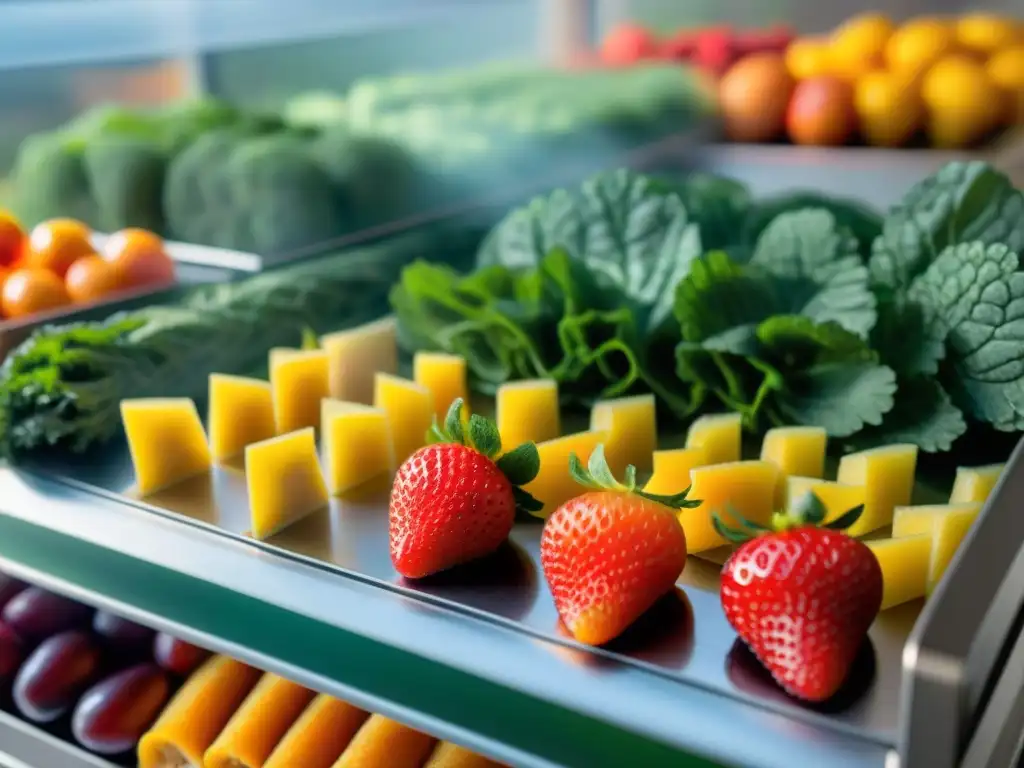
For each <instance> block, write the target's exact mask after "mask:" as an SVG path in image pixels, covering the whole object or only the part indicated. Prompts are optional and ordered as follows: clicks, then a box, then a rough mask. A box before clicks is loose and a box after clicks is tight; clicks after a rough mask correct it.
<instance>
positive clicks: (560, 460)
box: [523, 432, 608, 518]
mask: <svg viewBox="0 0 1024 768" xmlns="http://www.w3.org/2000/svg"><path fill="white" fill-rule="evenodd" d="M607 440H608V433H607V432H577V433H576V434H574V435H566V436H565V437H559V438H556V439H554V440H545V441H544V442H542V443H537V452H538V453H539V454H540V471H539V472H538V473H537V476H536V477H535V478H534V479H533V480H531V481H530V482H529V483H527V484H526V485H524V486H523V490H525V491H526V492H527V493H530V494H531V495H533V497H534V498H536V499H537V500H538V501H540V502H542V503H543V504H544V508H543V509H542V510H540V511H539V512H534V513H533V514H534V515H536V516H537V517H544V518H546V517H548V516H549V515H550V514H551V513H552V512H554V511H555V510H556V509H557V508H558V507H559V506H561V505H562V504H564V503H565V502H567V501H568V500H569V499H572V498H574V497H576V496H579V495H580V494H581V493H585V492H586V489H585V488H583V487H582V486H580V485H579V484H578V483H577V482H576V481H575V480H573V479H572V475H570V474H569V454H570V453H575V454H576V455H577V456H578V457H579V459H580V461H582V462H583V464H584V466H585V465H586V463H587V462H588V461H590V454H591V453H593V451H594V449H595V448H596V447H597V446H598V445H600V444H601V443H604V442H606V441H607Z"/></svg>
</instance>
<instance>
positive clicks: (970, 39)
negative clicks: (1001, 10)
mask: <svg viewBox="0 0 1024 768" xmlns="http://www.w3.org/2000/svg"><path fill="white" fill-rule="evenodd" d="M955 29H956V39H957V42H958V43H959V44H960V46H961V47H963V48H964V49H965V50H968V51H972V52H975V53H980V54H990V53H992V52H994V51H997V50H999V49H1000V48H1005V47H1007V46H1010V45H1013V44H1014V43H1017V42H1020V41H1021V34H1020V30H1019V29H1018V27H1017V23H1016V22H1015V21H1014V20H1013V19H1009V18H1007V17H1005V16H1000V15H998V14H994V13H969V14H967V15H965V16H961V17H960V19H959V20H958V21H957V22H956V27H955Z"/></svg>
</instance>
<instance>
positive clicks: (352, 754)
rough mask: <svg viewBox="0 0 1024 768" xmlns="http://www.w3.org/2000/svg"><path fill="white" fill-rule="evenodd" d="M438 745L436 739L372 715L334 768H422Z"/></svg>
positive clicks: (380, 716)
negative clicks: (383, 767) (384, 767)
mask: <svg viewBox="0 0 1024 768" xmlns="http://www.w3.org/2000/svg"><path fill="white" fill-rule="evenodd" d="M436 744H437V739H435V738H434V737H433V736H428V735H427V734H425V733H420V732H419V731H416V730H413V729H412V728H409V727H408V726H406V725H402V724H401V723H396V722H395V721H394V720H389V719H388V718H386V717H384V716H383V715H371V716H370V719H369V720H367V721H366V722H365V723H364V724H363V727H362V728H360V729H359V732H358V733H356V735H355V738H354V739H352V742H351V743H350V744H349V745H348V746H347V747H346V748H345V751H344V752H343V753H342V755H341V757H339V758H338V761H337V762H336V763H335V764H334V768H382V766H387V768H420V766H422V765H423V763H425V762H426V760H427V758H428V757H429V756H430V753H431V752H432V751H433V750H434V747H435V745H436Z"/></svg>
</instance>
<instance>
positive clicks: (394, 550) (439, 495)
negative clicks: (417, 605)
mask: <svg viewBox="0 0 1024 768" xmlns="http://www.w3.org/2000/svg"><path fill="white" fill-rule="evenodd" d="M432 433H433V435H432V444H431V445H428V446H426V447H425V448H421V449H420V450H418V451H416V452H415V453H413V455H412V456H410V457H409V458H408V459H406V460H405V461H404V462H403V463H402V465H401V466H400V467H399V468H398V472H397V473H396V474H395V480H394V484H393V485H392V488H391V498H390V500H389V502H388V528H389V540H390V549H391V562H392V563H393V564H394V566H395V570H397V571H398V572H399V573H400V574H402V575H403V576H405V577H406V578H410V579H418V578H422V577H424V576H429V575H431V574H433V573H437V572H439V571H443V570H446V569H448V568H452V567H454V566H456V565H461V564H462V563H466V562H469V561H471V560H476V559H477V558H480V557H483V556H485V555H489V554H491V553H492V552H494V551H495V550H496V549H498V547H500V546H501V545H502V544H503V543H504V542H505V540H506V539H507V538H508V535H509V533H510V532H511V531H512V525H513V524H514V523H515V518H516V512H517V511H522V512H531V511H535V510H536V509H538V508H539V506H540V504H539V503H538V502H537V500H536V499H535V498H533V497H532V496H530V494H529V493H528V492H527V491H526V490H524V488H523V486H525V485H526V484H528V483H529V481H530V480H532V479H533V477H534V476H535V475H536V474H537V470H538V468H539V466H540V459H539V457H538V455H537V448H536V447H535V446H534V445H533V443H523V444H522V445H520V446H518V447H514V448H510V450H508V451H506V452H504V453H502V441H501V436H500V435H499V433H498V428H497V426H496V425H495V424H494V422H492V421H490V420H489V419H485V418H484V417H482V416H480V415H478V414H473V415H472V416H470V417H469V421H468V423H467V424H466V426H465V427H463V419H462V401H461V400H456V401H455V402H454V403H452V405H451V408H450V409H449V410H448V415H447V416H446V417H445V420H444V424H443V425H435V427H434V428H433V429H432Z"/></svg>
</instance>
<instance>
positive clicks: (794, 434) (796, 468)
mask: <svg viewBox="0 0 1024 768" xmlns="http://www.w3.org/2000/svg"><path fill="white" fill-rule="evenodd" d="M827 440H828V433H827V432H825V430H824V429H822V428H821V427H776V428H775V429H769V430H768V432H766V433H765V436H764V441H763V442H762V443H761V461H770V462H771V463H772V464H774V465H775V466H777V467H778V468H779V484H778V485H777V486H776V488H775V506H777V507H782V506H783V505H784V504H785V501H786V478H787V477H790V476H795V477H822V476H824V474H825V443H826V442H827Z"/></svg>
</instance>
